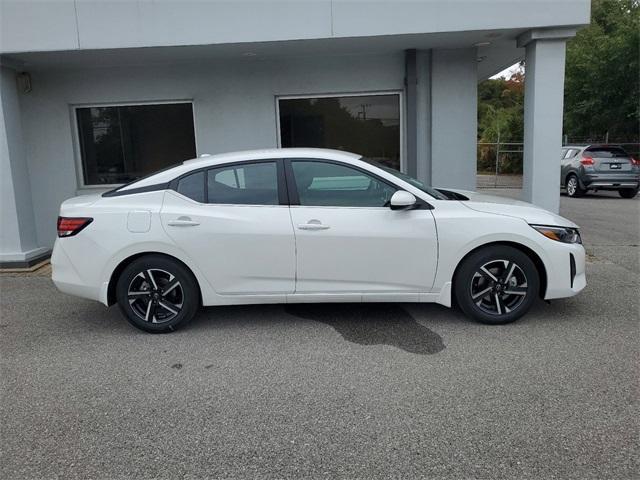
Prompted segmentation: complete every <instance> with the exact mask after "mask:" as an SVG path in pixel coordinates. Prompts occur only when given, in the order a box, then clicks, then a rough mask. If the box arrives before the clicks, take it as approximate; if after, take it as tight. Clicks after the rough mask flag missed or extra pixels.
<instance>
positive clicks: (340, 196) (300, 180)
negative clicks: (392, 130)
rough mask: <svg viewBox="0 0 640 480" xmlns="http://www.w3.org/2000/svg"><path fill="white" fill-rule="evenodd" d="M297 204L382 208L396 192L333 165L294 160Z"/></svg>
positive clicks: (363, 174) (354, 171) (384, 184)
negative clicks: (298, 200) (298, 198)
mask: <svg viewBox="0 0 640 480" xmlns="http://www.w3.org/2000/svg"><path fill="white" fill-rule="evenodd" d="M291 165H292V168H293V176H294V178H295V181H296V186H297V188H298V196H299V197H300V205H304V206H324V207H385V206H388V205H389V200H391V196H392V195H393V194H394V193H395V191H396V189H395V188H394V187H392V186H390V185H388V184H386V183H384V182H381V181H379V180H378V179H376V178H375V177H372V176H370V175H367V174H366V173H363V172H361V171H360V170H356V169H353V168H350V167H346V166H342V165H337V164H335V163H325V162H315V161H304V160H294V161H293V162H292V163H291Z"/></svg>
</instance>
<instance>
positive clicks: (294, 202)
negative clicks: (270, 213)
mask: <svg viewBox="0 0 640 480" xmlns="http://www.w3.org/2000/svg"><path fill="white" fill-rule="evenodd" d="M295 161H299V162H318V163H331V164H334V165H339V166H342V167H347V168H352V169H353V170H356V171H358V172H360V173H363V174H365V175H368V176H370V177H373V178H374V179H376V180H377V181H379V182H381V183H384V184H385V185H387V186H389V187H392V188H395V189H396V191H398V190H404V188H402V187H401V186H400V185H397V184H396V183H394V182H391V181H389V180H387V179H386V178H382V177H380V176H379V175H377V174H375V173H374V172H371V171H369V170H367V169H365V168H362V167H359V166H357V165H353V164H351V163H347V162H342V161H340V160H331V159H326V158H304V157H300V158H285V159H284V169H285V178H286V182H287V191H288V192H289V199H290V202H289V206H292V207H301V206H302V207H304V206H305V205H300V195H299V194H298V186H297V185H296V181H295V177H294V174H293V167H292V166H291V163H292V162H295ZM313 208H315V207H313ZM319 208H366V209H372V208H376V209H381V208H384V209H389V207H385V206H382V207H357V206H353V207H351V206H344V205H324V206H321V207H319ZM412 210H433V206H432V205H431V204H430V203H428V202H426V201H425V200H423V199H421V198H419V197H416V205H415V207H414V208H413V209H412Z"/></svg>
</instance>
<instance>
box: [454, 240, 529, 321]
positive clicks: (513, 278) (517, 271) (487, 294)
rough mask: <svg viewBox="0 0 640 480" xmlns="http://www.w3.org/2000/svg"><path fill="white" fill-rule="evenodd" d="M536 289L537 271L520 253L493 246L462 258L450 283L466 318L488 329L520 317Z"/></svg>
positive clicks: (514, 249) (509, 248)
mask: <svg viewBox="0 0 640 480" xmlns="http://www.w3.org/2000/svg"><path fill="white" fill-rule="evenodd" d="M539 288H540V279H539V275H538V270H537V269H536V266H535V265H534V263H533V261H532V260H531V259H530V258H529V257H528V256H527V255H526V254H525V253H523V252H521V251H520V250H518V249H516V248H513V247H510V246H507V245H495V246H490V247H486V248H482V249H480V250H477V251H476V252H474V253H472V254H471V255H469V256H468V257H466V258H465V259H464V260H463V261H462V263H461V264H460V266H459V267H458V270H457V271H456V275H455V279H454V289H455V296H456V300H457V302H458V306H459V307H460V308H461V309H462V311H463V312H464V313H465V314H466V315H467V316H469V317H471V318H473V319H475V320H477V321H479V322H482V323H488V324H492V325H499V324H504V323H510V322H513V321H515V320H517V319H518V318H520V317H521V316H522V315H524V314H525V313H526V312H527V311H528V310H529V308H530V307H531V305H532V304H533V302H534V301H535V299H536V297H537V296H538V292H539Z"/></svg>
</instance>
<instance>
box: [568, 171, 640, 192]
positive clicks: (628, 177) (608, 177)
mask: <svg viewBox="0 0 640 480" xmlns="http://www.w3.org/2000/svg"><path fill="white" fill-rule="evenodd" d="M580 180H581V182H582V184H583V186H584V187H585V188H599V189H602V190H606V189H614V190H615V189H619V188H638V185H640V175H638V174H637V173H622V174H621V173H603V174H596V173H590V174H584V175H583V176H582V178H581V179H580Z"/></svg>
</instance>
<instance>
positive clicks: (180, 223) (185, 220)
mask: <svg viewBox="0 0 640 480" xmlns="http://www.w3.org/2000/svg"><path fill="white" fill-rule="evenodd" d="M167 225H169V226H171V227H195V226H197V225H200V224H199V223H198V222H194V221H193V220H191V219H190V218H189V217H179V218H177V219H176V220H170V221H168V222H167Z"/></svg>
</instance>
